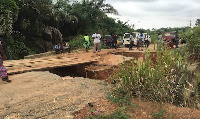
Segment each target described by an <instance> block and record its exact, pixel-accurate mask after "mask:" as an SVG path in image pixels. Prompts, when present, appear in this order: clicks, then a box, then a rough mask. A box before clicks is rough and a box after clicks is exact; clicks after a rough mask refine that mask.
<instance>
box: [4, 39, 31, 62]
mask: <svg viewBox="0 0 200 119" xmlns="http://www.w3.org/2000/svg"><path fill="white" fill-rule="evenodd" d="M1 41H2V42H3V47H4V51H5V53H6V56H7V57H8V59H23V58H24V56H26V55H29V54H31V53H32V52H31V50H30V49H29V48H28V47H26V46H25V44H24V43H23V42H20V41H18V40H15V39H13V38H12V37H7V38H4V39H1Z"/></svg>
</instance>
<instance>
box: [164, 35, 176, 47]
mask: <svg viewBox="0 0 200 119" xmlns="http://www.w3.org/2000/svg"><path fill="white" fill-rule="evenodd" d="M175 37H176V35H175V32H165V33H164V34H163V40H164V41H165V44H166V46H167V47H170V48H173V46H174V45H175Z"/></svg>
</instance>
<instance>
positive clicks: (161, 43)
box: [157, 32, 163, 51]
mask: <svg viewBox="0 0 200 119" xmlns="http://www.w3.org/2000/svg"><path fill="white" fill-rule="evenodd" d="M162 45H163V38H162V35H161V33H160V32H159V33H158V46H157V47H158V51H161V49H162Z"/></svg>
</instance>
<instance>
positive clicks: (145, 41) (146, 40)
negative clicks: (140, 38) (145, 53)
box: [144, 34, 151, 48]
mask: <svg viewBox="0 0 200 119" xmlns="http://www.w3.org/2000/svg"><path fill="white" fill-rule="evenodd" d="M150 40H151V38H150V35H149V34H147V35H146V36H145V39H144V44H145V47H146V48H148V47H149V44H150Z"/></svg>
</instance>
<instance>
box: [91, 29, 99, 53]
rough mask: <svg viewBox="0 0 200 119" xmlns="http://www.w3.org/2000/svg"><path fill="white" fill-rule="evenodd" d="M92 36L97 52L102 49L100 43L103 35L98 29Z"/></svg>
mask: <svg viewBox="0 0 200 119" xmlns="http://www.w3.org/2000/svg"><path fill="white" fill-rule="evenodd" d="M92 38H93V39H94V50H93V52H94V53H95V52H96V51H98V52H100V50H101V48H100V47H101V44H100V42H101V41H100V39H101V35H100V34H99V33H98V31H96V33H95V34H93V35H92Z"/></svg>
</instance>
